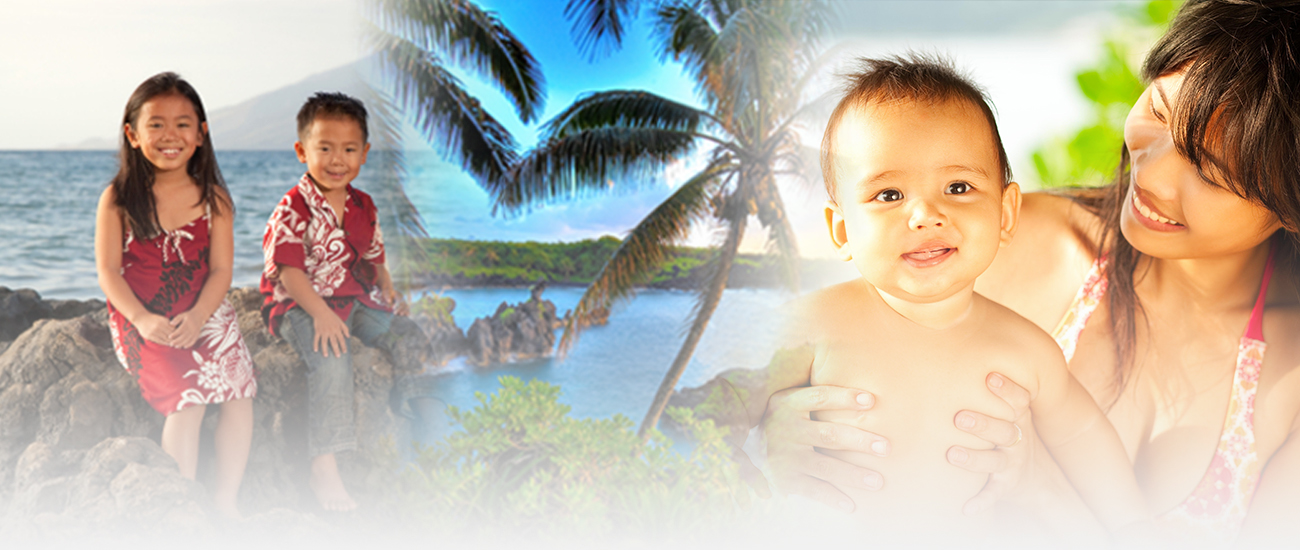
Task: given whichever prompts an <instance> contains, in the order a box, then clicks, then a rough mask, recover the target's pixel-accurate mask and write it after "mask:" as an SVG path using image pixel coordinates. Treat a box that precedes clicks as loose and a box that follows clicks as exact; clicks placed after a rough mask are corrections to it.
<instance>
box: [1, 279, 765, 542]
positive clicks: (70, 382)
mask: <svg viewBox="0 0 1300 550" xmlns="http://www.w3.org/2000/svg"><path fill="white" fill-rule="evenodd" d="M543 289H544V287H543V286H538V287H534V289H533V291H532V293H531V296H530V298H529V299H528V300H527V301H525V302H522V303H519V304H506V303H502V304H501V305H500V306H499V307H498V308H497V311H496V313H495V314H494V315H493V316H491V317H485V318H481V319H478V320H476V321H475V322H474V323H473V324H472V325H471V327H470V329H469V331H467V333H462V332H461V331H460V329H459V328H457V327H456V325H455V323H454V320H453V318H452V317H451V312H452V310H453V309H454V307H455V304H454V302H450V299H448V298H441V300H447V301H448V302H450V303H445V304H441V305H440V306H439V307H440V308H441V309H439V310H436V311H435V312H433V313H429V312H423V313H417V314H414V315H413V318H414V319H415V320H416V322H417V324H419V325H420V326H421V327H422V328H423V329H424V330H425V331H426V333H427V334H428V335H429V336H430V339H431V341H432V342H433V344H434V356H433V357H430V358H429V359H430V361H429V362H430V363H431V364H433V365H443V364H445V363H446V362H447V361H448V360H450V359H451V358H453V357H456V356H460V355H466V356H467V357H468V360H469V361H470V363H472V364H475V365H479V366H482V365H490V364H495V363H499V362H508V361H514V360H520V359H525V358H529V357H536V356H544V355H549V354H550V353H552V350H553V349H554V342H555V331H556V330H557V329H558V328H560V327H562V325H563V322H564V321H563V319H562V318H560V317H558V316H557V314H556V308H555V305H554V304H553V303H551V302H550V301H549V300H544V299H542V296H541V295H542V291H543ZM227 298H228V299H229V300H230V301H231V303H232V304H233V305H234V306H235V309H236V311H237V312H238V319H239V327H240V331H241V332H242V333H243V335H244V339H245V342H246V344H247V345H248V347H249V351H250V352H251V354H252V356H253V361H254V363H255V365H256V368H257V377H258V394H257V397H256V398H255V399H254V401H253V411H254V431H253V443H252V451H251V453H250V456H249V460H248V467H247V471H246V474H245V477H244V482H243V486H242V488H241V491H240V496H239V506H240V508H241V510H242V511H243V512H244V514H245V515H246V516H248V517H249V520H246V521H245V522H242V523H241V525H242V524H250V522H252V523H251V524H262V525H268V526H269V525H275V526H276V527H273V528H271V527H268V529H271V530H272V531H276V532H282V531H283V529H284V528H285V527H284V526H286V525H287V526H289V527H288V529H289V531H288V532H293V531H296V530H305V531H308V532H316V533H319V532H320V530H319V529H320V525H318V523H319V522H320V519H319V514H320V512H319V508H318V507H317V505H316V503H315V499H314V498H313V496H312V493H311V491H310V488H309V487H308V486H307V479H308V474H309V472H308V471H307V465H308V456H307V452H306V441H305V435H304V434H305V433H306V430H305V427H306V409H307V407H306V376H305V369H306V367H305V365H303V364H302V362H301V360H300V359H299V358H298V356H297V354H296V353H294V351H293V350H292V349H291V348H290V347H289V345H288V344H287V343H286V342H284V341H282V340H280V339H278V338H275V337H274V336H272V335H271V334H270V333H269V332H267V330H266V327H265V325H264V324H263V322H262V318H261V314H260V311H259V307H260V305H261V295H260V294H259V293H258V292H257V290H256V289H254V288H238V289H233V290H231V291H230V293H229V295H228V296H227ZM11 335H12V336H11ZM349 346H350V349H351V350H352V351H353V357H354V361H355V363H354V364H355V365H356V368H355V370H354V376H355V380H354V382H355V388H356V390H355V391H356V393H355V396H354V399H355V407H356V412H357V414H356V424H357V433H358V437H359V439H360V445H359V448H358V450H357V451H354V452H345V453H340V455H339V461H340V469H341V471H342V474H343V476H344V479H345V481H346V482H347V483H348V484H349V487H350V488H353V493H354V497H355V498H356V499H357V500H358V501H359V502H360V503H361V504H362V506H363V509H366V508H367V507H369V508H370V509H372V510H378V509H382V508H383V506H385V505H388V504H387V503H383V500H384V496H385V495H384V494H383V493H384V483H385V482H391V480H392V477H393V476H394V475H395V473H396V470H398V469H399V468H400V464H401V459H400V458H399V456H400V453H401V449H405V448H408V447H409V444H408V443H407V442H410V441H412V433H413V431H412V430H413V426H412V421H411V420H409V419H408V418H406V417H405V416H403V415H402V414H398V412H397V411H394V410H392V408H391V407H390V402H391V400H390V397H391V394H392V389H393V386H394V379H395V376H396V375H399V374H403V373H395V372H394V369H393V366H392V365H391V364H390V363H389V361H388V360H387V358H386V357H385V356H384V354H382V353H380V352H379V351H377V350H374V349H370V348H367V347H365V346H364V345H362V344H361V342H360V341H359V340H357V339H355V338H354V339H352V341H351V342H350V343H349ZM435 368H436V367H435ZM424 379H425V380H426V382H428V383H432V379H431V378H430V377H424ZM747 380H748V379H746V378H745V377H744V375H743V374H742V375H737V374H736V373H724V375H723V376H720V377H719V379H717V380H715V381H711V382H710V383H709V384H707V385H705V386H703V387H701V388H695V389H688V390H684V391H682V392H680V394H679V395H677V396H675V397H674V402H673V404H674V405H682V406H694V407H700V405H701V404H704V405H705V406H704V407H703V408H702V409H701V412H702V413H705V414H704V416H706V417H709V418H714V419H715V421H717V422H719V423H722V424H734V423H736V421H737V418H733V416H734V415H732V414H731V413H727V412H724V411H710V406H709V405H707V403H708V402H709V400H710V396H713V397H712V399H713V401H717V399H718V397H717V395H723V396H724V397H725V393H726V392H732V391H735V388H737V387H741V386H744V385H746V384H745V382H746V381H747ZM723 386H725V391H724V392H723V394H719V391H720V390H719V389H717V388H721V387H723ZM715 412H716V413H718V414H714V413H715ZM218 414H219V409H218V408H217V407H212V408H210V409H209V410H208V413H207V418H206V419H205V420H204V424H203V434H202V443H201V449H200V453H201V454H200V462H199V472H198V480H197V481H191V480H187V479H184V478H182V477H181V476H180V474H179V472H178V471H177V468H176V465H175V462H174V461H173V460H172V459H171V458H170V457H169V456H167V455H166V453H164V452H163V451H162V449H161V448H160V447H159V446H158V443H157V441H158V440H159V436H160V434H161V430H162V423H163V418H162V416H161V415H159V414H158V413H157V412H155V411H154V410H153V409H151V408H150V407H149V406H148V405H147V404H146V403H145V401H144V400H143V399H142V398H141V397H140V393H139V388H138V386H137V385H136V382H135V380H134V379H133V378H132V377H131V376H130V375H129V374H128V373H127V371H126V370H125V369H123V368H122V367H121V365H120V364H119V363H118V361H117V358H116V356H115V355H114V353H113V349H112V341H111V337H110V334H109V329H108V325H107V311H106V308H105V304H104V302H103V301H101V300H94V299H92V300H85V301H78V300H43V299H41V298H40V296H39V295H38V294H37V293H36V292H35V291H32V290H29V289H24V290H17V291H14V290H10V289H8V288H5V287H0V538H5V537H17V538H19V539H36V540H41V539H46V538H51V537H52V538H56V539H62V540H71V539H75V538H79V537H95V536H98V535H100V534H103V533H133V532H149V533H154V534H157V535H159V536H173V535H175V536H195V535H205V534H211V533H213V532H215V531H220V529H219V525H220V523H221V522H220V521H219V520H217V519H216V518H217V516H216V514H215V512H214V511H213V510H211V509H210V508H209V506H210V505H209V499H208V497H207V496H206V495H207V492H206V490H205V487H207V486H210V485H211V483H212V477H213V475H214V472H213V471H212V462H213V457H212V432H213V430H214V428H215V425H216V417H217V416H218ZM385 476H387V477H385ZM385 480H387V481H385ZM259 518H260V519H259ZM268 518H273V519H268ZM372 519H373V518H372ZM259 522H260V523H259ZM295 526H296V527H295ZM160 530H161V531H160ZM327 530H328V529H327Z"/></svg>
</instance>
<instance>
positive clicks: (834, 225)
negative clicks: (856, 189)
mask: <svg viewBox="0 0 1300 550" xmlns="http://www.w3.org/2000/svg"><path fill="white" fill-rule="evenodd" d="M825 215H826V229H828V230H829V231H830V234H831V245H833V246H834V247H835V254H836V255H837V256H839V257H840V259H841V260H843V261H846V262H847V261H851V260H853V253H852V252H850V251H849V232H848V230H847V229H846V228H845V227H844V212H843V211H842V210H840V205H838V204H835V201H826V206H825Z"/></svg>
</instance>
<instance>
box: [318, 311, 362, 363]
mask: <svg viewBox="0 0 1300 550" xmlns="http://www.w3.org/2000/svg"><path fill="white" fill-rule="evenodd" d="M312 327H313V328H314V329H315V330H316V337H315V338H313V339H312V341H311V350H312V351H315V352H319V353H320V354H321V355H324V356H326V357H329V355H330V351H331V350H332V351H333V352H334V356H335V357H343V354H344V353H347V351H348V337H350V336H352V334H351V331H349V330H348V324H347V323H344V322H343V319H340V318H339V316H338V314H336V313H334V312H333V311H327V312H325V313H324V314H322V315H319V316H315V317H312Z"/></svg>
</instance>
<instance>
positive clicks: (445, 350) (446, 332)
mask: <svg viewBox="0 0 1300 550" xmlns="http://www.w3.org/2000/svg"><path fill="white" fill-rule="evenodd" d="M454 311H456V300H453V299H452V298H450V297H448V296H425V297H423V298H420V299H419V300H416V302H415V303H414V304H412V305H411V319H413V320H414V321H415V323H416V324H417V325H420V328H422V329H424V333H425V334H427V335H428V336H429V343H430V344H431V345H432V348H433V352H432V356H431V357H430V358H429V362H430V363H431V364H433V365H437V366H443V365H446V364H447V361H450V360H451V359H453V358H456V357H460V356H461V355H464V354H465V353H466V351H467V350H468V349H469V341H468V340H466V339H465V333H464V332H462V331H461V330H460V327H458V326H456V320H455V318H454V317H453V316H452V312H454Z"/></svg>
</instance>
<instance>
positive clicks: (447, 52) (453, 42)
mask: <svg viewBox="0 0 1300 550" xmlns="http://www.w3.org/2000/svg"><path fill="white" fill-rule="evenodd" d="M366 15H367V17H365V18H363V19H362V22H361V24H362V34H363V36H364V37H365V39H366V41H367V42H368V43H369V45H370V47H371V49H372V50H373V51H374V52H375V61H376V63H377V65H378V68H379V76H380V77H381V78H382V80H383V82H384V84H385V85H386V89H385V90H382V91H381V90H373V93H372V94H370V96H371V97H369V98H367V103H368V104H370V105H372V111H374V116H373V117H372V118H373V120H374V123H373V126H374V128H372V133H373V134H374V136H373V137H374V139H373V140H372V141H374V142H375V143H376V145H378V146H379V147H377V149H379V150H380V155H381V158H380V159H379V160H380V162H379V163H378V165H379V168H378V169H377V172H378V174H377V180H378V182H379V188H380V191H379V193H378V194H379V195H381V196H380V197H376V198H377V199H381V198H386V199H387V200H381V201H378V202H382V203H384V204H389V205H391V206H390V207H389V208H391V210H390V211H388V212H384V213H382V214H385V216H384V217H385V221H384V222H382V223H384V225H386V226H388V227H390V228H391V227H394V226H395V229H396V233H397V235H399V236H400V237H405V238H402V239H399V240H398V242H399V243H401V244H399V246H401V245H402V244H404V245H405V246H401V248H403V252H406V254H398V255H399V256H401V257H404V258H406V259H407V260H410V259H412V258H422V257H423V254H422V253H423V249H422V248H421V247H419V246H418V245H415V243H414V242H413V241H414V239H413V237H422V236H425V232H424V228H423V224H422V223H421V221H420V217H419V214H418V213H417V212H416V210H415V207H414V206H413V205H411V203H410V200H409V199H408V198H407V197H406V194H405V193H404V192H403V191H402V186H401V181H402V180H403V179H405V174H406V165H405V159H404V158H403V156H402V154H401V143H402V137H401V132H400V130H399V129H398V128H399V122H400V121H401V120H402V114H403V113H406V114H408V115H411V117H412V121H413V122H414V124H415V126H416V128H417V130H419V131H420V133H421V134H422V135H423V137H424V138H425V139H426V140H428V142H429V143H430V144H432V145H433V146H434V147H435V148H436V149H438V150H440V151H442V152H443V153H444V154H445V155H446V156H447V157H449V158H450V159H451V160H453V161H454V162H457V163H459V164H460V165H461V167H462V168H463V169H464V170H465V171H466V172H468V173H469V174H470V175H471V176H472V177H474V179H475V180H477V181H478V182H479V183H480V184H481V185H483V186H485V187H487V188H495V187H496V186H499V185H500V184H501V180H502V178H503V177H504V176H505V174H506V173H507V171H508V170H509V168H510V166H512V165H513V164H515V163H516V162H517V161H518V159H519V154H518V152H517V148H518V146H517V145H516V142H515V140H514V137H513V136H511V135H510V132H509V131H508V130H506V128H505V127H504V126H503V125H502V124H501V123H500V122H499V121H498V120H497V119H496V118H494V117H493V116H492V115H491V114H490V113H488V112H487V111H485V110H484V109H483V108H482V106H481V105H480V103H479V100H478V99H477V98H475V97H473V96H472V95H470V94H469V93H468V92H466V91H465V89H464V86H463V84H462V83H461V81H460V79H458V78H457V77H456V76H455V75H454V74H452V72H451V71H450V69H449V67H450V66H455V67H459V68H462V69H464V70H468V71H470V72H471V73H473V74H475V75H476V76H477V77H479V78H482V79H484V80H486V81H487V82H489V83H491V84H493V85H494V86H495V87H496V88H497V89H499V90H500V91H501V92H502V93H503V94H504V95H505V96H506V98H507V99H508V100H509V101H510V102H511V104H512V105H513V106H514V108H515V111H516V114H517V115H518V116H519V118H520V120H522V121H523V122H525V123H530V122H533V121H534V120H536V118H537V116H538V115H539V114H540V112H541V109H542V105H543V103H544V102H545V91H544V90H545V81H544V79H543V77H542V72H541V67H540V65H539V64H538V63H537V60H536V59H534V58H533V55H532V54H531V53H530V52H529V51H528V49H527V48H526V47H524V45H523V43H522V42H521V41H520V40H519V39H518V38H517V37H516V36H515V35H514V34H513V33H511V32H510V30H509V29H507V28H506V27H505V25H503V24H502V23H501V21H500V20H499V19H498V18H497V17H496V15H494V14H493V13H491V12H488V11H484V10H483V9H482V8H480V7H478V6H477V5H475V4H474V3H473V2H470V1H469V0H368V3H367V6H366ZM390 220H391V221H390Z"/></svg>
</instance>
